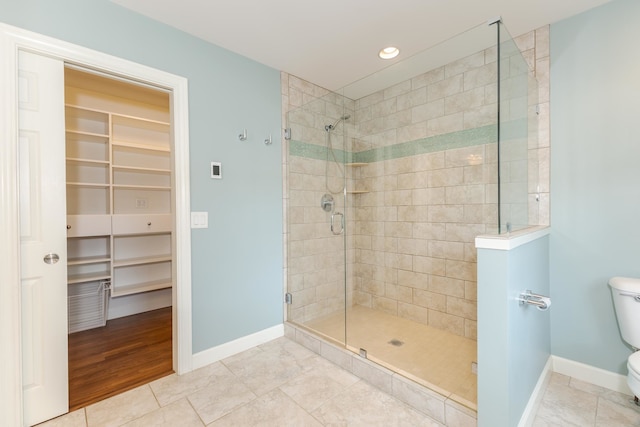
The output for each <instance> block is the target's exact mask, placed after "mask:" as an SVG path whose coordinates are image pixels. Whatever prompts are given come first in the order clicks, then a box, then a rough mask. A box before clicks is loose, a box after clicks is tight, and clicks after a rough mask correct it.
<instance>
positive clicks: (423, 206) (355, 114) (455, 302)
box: [282, 27, 549, 338]
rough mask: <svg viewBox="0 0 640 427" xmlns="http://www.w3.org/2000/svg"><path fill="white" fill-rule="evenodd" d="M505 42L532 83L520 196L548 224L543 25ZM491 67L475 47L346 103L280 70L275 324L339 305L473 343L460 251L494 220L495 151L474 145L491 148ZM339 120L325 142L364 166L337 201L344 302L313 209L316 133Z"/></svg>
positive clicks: (468, 263)
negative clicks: (535, 87)
mask: <svg viewBox="0 0 640 427" xmlns="http://www.w3.org/2000/svg"><path fill="white" fill-rule="evenodd" d="M516 43H517V45H518V46H519V47H520V49H521V50H522V51H523V54H524V56H525V58H526V59H527V62H528V64H529V66H530V67H531V68H532V69H534V70H535V71H536V75H537V77H538V80H539V111H540V116H539V117H540V120H539V128H538V129H537V130H538V132H537V134H536V135H535V136H536V138H535V140H533V141H530V143H529V159H530V164H529V167H530V169H533V173H531V172H530V174H531V177H533V178H534V179H533V180H534V181H535V182H536V183H537V185H532V186H530V188H529V192H530V195H529V198H530V200H531V201H533V200H535V199H536V198H539V199H540V202H533V203H530V205H531V209H530V211H529V218H530V223H532V224H536V223H538V224H548V146H549V144H548V118H547V117H548V89H549V86H548V27H544V28H541V29H539V30H536V31H535V32H531V33H528V34H525V35H523V36H521V37H518V38H517V39H516ZM495 68H496V67H495V50H494V49H489V50H487V51H483V52H479V53H478V54H475V55H471V56H469V57H467V58H464V59H461V60H459V61H456V62H455V63H452V64H448V65H447V66H445V67H441V68H439V69H436V70H432V71H430V72H427V73H425V74H423V75H421V76H418V77H416V78H414V79H411V80H409V81H406V82H403V83H401V84H399V85H395V86H393V87H390V88H388V89H386V90H384V91H381V92H378V93H375V94H372V95H369V96H367V97H365V98H362V99H360V100H357V101H355V102H354V101H352V100H346V99H344V98H343V97H341V96H339V95H337V94H334V93H330V92H328V91H326V90H324V89H322V88H319V87H317V86H315V85H313V84H310V83H308V82H305V81H303V80H300V79H298V78H296V77H294V76H290V75H287V74H285V73H283V75H282V79H283V84H282V88H283V114H286V113H287V111H293V110H296V111H295V113H294V114H293V115H292V117H291V118H290V122H289V126H291V127H292V132H293V139H292V141H285V144H284V145H283V146H284V147H285V148H286V150H285V152H283V167H284V168H285V174H284V176H285V177H287V179H285V183H284V189H283V193H284V195H285V199H284V202H285V212H287V209H288V212H287V215H288V218H285V230H286V231H285V233H286V234H285V242H286V243H288V248H289V251H288V260H287V265H286V266H285V268H286V270H287V271H286V273H287V274H285V277H287V280H288V281H289V283H288V284H286V289H287V291H288V292H291V293H292V294H293V295H294V306H293V307H294V308H293V309H292V310H291V311H290V312H289V320H293V321H297V322H301V323H304V322H306V321H308V320H312V319H314V318H317V317H319V316H322V315H325V314H329V313H332V312H335V311H337V310H341V309H342V308H343V304H344V301H345V298H347V303H348V305H351V304H361V305H365V306H369V307H372V308H376V309H380V310H383V311H385V312H388V313H392V314H396V315H399V316H402V317H407V318H410V319H413V320H415V321H418V322H422V323H426V324H430V325H432V326H435V327H438V328H441V329H446V330H449V331H451V332H453V333H455V334H458V335H463V336H467V337H470V338H475V337H476V282H475V275H476V273H475V272H476V262H475V261H476V252H475V248H474V244H473V242H474V238H475V236H477V235H478V234H483V233H492V232H495V230H496V227H495V224H496V221H497V218H496V217H497V205H496V202H497V200H496V196H495V195H496V194H497V192H496V188H495V187H496V182H497V180H496V173H495V171H496V165H495V161H496V158H495V157H496V156H495V145H493V144H490V143H487V141H489V140H495V135H492V129H494V128H495V126H491V124H492V123H495V102H496V98H495V93H496V90H495V80H496V76H495ZM302 106H304V108H302V109H300V107H302ZM344 112H347V113H348V114H351V119H350V120H349V123H346V122H345V124H344V125H345V126H347V128H346V130H347V131H348V135H349V138H347V139H346V141H341V140H336V141H334V140H332V141H334V147H336V148H338V152H339V153H340V155H346V156H348V159H347V160H348V161H351V162H357V163H358V164H360V163H364V165H359V166H355V167H351V168H348V170H347V171H346V173H347V174H348V176H349V177H351V179H350V180H349V183H348V189H350V190H359V191H366V192H365V193H361V194H350V195H349V196H348V201H347V204H348V206H351V207H350V208H349V209H347V212H346V214H347V218H349V219H350V222H349V223H347V228H348V231H349V236H350V237H349V240H348V241H347V249H348V250H347V256H348V257H350V258H349V259H348V260H347V273H348V274H347V277H348V281H347V285H348V286H347V292H346V295H345V290H344V288H343V286H342V281H343V279H344V272H345V271H344V253H343V252H342V244H343V242H342V237H341V236H331V235H330V234H329V235H327V227H328V222H329V218H328V216H329V214H326V213H325V212H323V211H322V210H320V208H319V200H320V197H321V195H322V194H323V192H325V191H326V189H325V182H324V179H325V178H324V173H325V170H324V168H325V161H324V159H325V158H326V157H325V156H326V152H324V153H323V151H322V149H321V147H324V146H326V132H325V131H324V125H325V124H328V123H332V122H333V121H335V120H336V118H337V117H340V116H341V115H342V114H343V113H344ZM283 123H287V121H286V117H283ZM296 134H297V135H296ZM492 138H493V139H492ZM300 141H304V143H302V144H300V143H299V142H300ZM314 145H315V146H316V148H320V149H319V150H314V147H313V146H314ZM343 151H344V152H343ZM336 174H338V171H337V170H335V167H334V166H332V167H330V175H333V176H336ZM538 185H539V187H538ZM538 190H539V191H540V194H538ZM340 199H341V198H340V197H336V200H337V201H339V202H340V203H341V200H340ZM336 209H338V210H340V211H344V209H345V208H344V206H341V205H340V204H338V205H337V208H336ZM285 259H287V256H285Z"/></svg>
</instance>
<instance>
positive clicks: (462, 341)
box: [305, 306, 478, 409]
mask: <svg viewBox="0 0 640 427" xmlns="http://www.w3.org/2000/svg"><path fill="white" fill-rule="evenodd" d="M347 322H348V328H347V334H348V335H347V346H348V347H350V348H351V349H353V350H354V351H358V350H359V349H360V348H363V349H365V350H367V358H368V359H370V360H372V361H374V362H377V363H379V364H381V365H383V366H385V367H387V368H389V369H392V370H394V371H396V372H399V373H400V374H401V375H404V376H406V377H408V378H410V379H412V380H414V381H416V382H418V383H420V384H423V385H425V386H427V387H428V388H430V389H432V390H434V391H437V392H439V393H441V394H443V395H448V396H449V397H450V398H451V399H453V400H456V401H458V402H459V403H462V404H464V405H465V406H467V407H470V408H473V409H475V408H477V401H478V395H477V384H478V381H477V375H476V374H474V373H473V372H472V370H471V363H472V362H475V361H476V360H477V358H476V354H477V351H476V347H477V346H476V341H474V340H471V339H468V338H464V337H461V336H458V335H453V334H451V333H449V332H446V331H442V330H440V329H436V328H433V327H430V326H427V325H423V324H420V323H417V322H414V321H412V320H408V319H403V318H400V317H397V316H392V315H389V314H386V313H383V312H381V311H378V310H372V309H370V308H366V307H362V306H355V307H353V308H350V309H349V310H348V311H347ZM305 326H306V327H308V328H311V329H312V330H314V331H316V332H318V333H320V334H323V335H326V336H328V337H331V338H333V339H334V340H336V341H340V342H344V335H345V328H344V313H343V312H339V313H336V314H333V315H330V316H327V317H323V318H321V319H317V320H314V321H312V322H308V323H307V324H306V325H305ZM397 341H399V342H401V343H402V345H400V346H398V345H397V344H398V342H397ZM394 342H395V345H394Z"/></svg>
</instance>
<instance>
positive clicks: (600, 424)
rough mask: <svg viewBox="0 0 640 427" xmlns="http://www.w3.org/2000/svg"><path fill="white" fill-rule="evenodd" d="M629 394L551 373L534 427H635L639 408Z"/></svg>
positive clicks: (639, 424) (638, 418) (639, 423)
mask: <svg viewBox="0 0 640 427" xmlns="http://www.w3.org/2000/svg"><path fill="white" fill-rule="evenodd" d="M631 399H632V398H631V396H627V395H626V394H622V393H617V392H615V391H611V390H608V389H606V388H602V387H599V386H595V385H593V384H589V383H586V382H583V381H579V380H576V379H575V378H571V377H567V376H565V375H561V374H557V373H553V374H552V375H551V379H550V381H549V384H548V385H547V388H546V390H545V392H544V395H543V396H542V401H541V403H540V407H539V408H538V411H537V413H536V418H535V421H534V423H533V426H534V427H551V426H553V427H556V426H557V427H560V426H562V427H569V426H577V427H591V426H593V427H639V426H640V407H639V406H636V405H635V404H634V403H633V402H631Z"/></svg>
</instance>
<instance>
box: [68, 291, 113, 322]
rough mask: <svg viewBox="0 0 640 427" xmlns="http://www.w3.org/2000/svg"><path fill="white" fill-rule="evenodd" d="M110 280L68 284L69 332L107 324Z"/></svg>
mask: <svg viewBox="0 0 640 427" xmlns="http://www.w3.org/2000/svg"><path fill="white" fill-rule="evenodd" d="M110 284H111V282H109V281H100V282H85V283H76V284H73V285H69V290H68V300H69V303H68V313H69V333H70V334H72V333H74V332H80V331H85V330H87V329H93V328H99V327H102V326H104V325H106V324H107V312H108V310H109V298H107V293H108V292H109V287H110Z"/></svg>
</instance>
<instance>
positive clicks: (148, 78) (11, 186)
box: [0, 24, 192, 425]
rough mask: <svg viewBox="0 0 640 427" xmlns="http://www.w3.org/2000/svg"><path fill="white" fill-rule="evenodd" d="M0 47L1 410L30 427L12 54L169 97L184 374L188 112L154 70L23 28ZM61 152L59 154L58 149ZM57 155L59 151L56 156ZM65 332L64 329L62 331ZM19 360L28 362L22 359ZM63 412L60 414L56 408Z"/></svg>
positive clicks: (4, 32) (3, 28)
mask: <svg viewBox="0 0 640 427" xmlns="http://www.w3.org/2000/svg"><path fill="white" fill-rule="evenodd" d="M0 44H2V46H3V49H2V57H3V58H2V62H3V63H4V64H5V66H4V67H2V69H1V70H0V89H1V90H0V93H2V94H3V96H2V99H1V102H2V110H3V114H2V115H0V120H1V121H2V126H0V129H1V130H0V132H1V133H2V136H3V140H4V141H6V143H3V144H0V159H2V160H1V162H2V168H0V169H1V172H0V174H1V175H2V176H1V179H0V187H1V188H0V190H1V191H0V194H2V195H3V200H2V202H3V203H2V206H3V215H2V221H0V234H1V235H3V236H6V238H5V239H4V240H3V244H2V245H1V246H0V255H2V256H0V282H1V283H3V286H2V287H0V294H1V295H0V296H1V297H2V298H0V313H2V322H0V324H2V326H1V328H2V334H0V336H1V340H2V341H1V342H0V349H2V350H0V351H1V354H2V360H3V361H5V363H3V364H2V367H0V376H1V377H2V378H3V379H6V381H4V380H3V382H2V396H3V399H1V400H0V401H1V402H2V403H0V412H2V413H3V415H4V419H5V421H6V422H7V423H9V424H11V425H23V424H26V423H33V421H32V420H33V418H32V417H31V416H30V415H31V414H29V413H28V410H25V413H23V411H22V408H23V407H28V405H25V401H24V399H25V398H24V394H23V393H24V384H25V379H24V375H23V370H22V369H21V367H23V368H24V366H25V360H28V357H27V356H28V355H27V354H25V351H29V349H28V348H24V347H23V345H22V326H21V325H22V324H23V320H22V318H23V314H24V313H23V307H22V296H21V292H20V281H21V272H20V265H21V256H20V224H21V221H20V217H19V213H20V206H19V201H20V198H19V194H18V190H17V189H18V186H19V181H20V179H19V177H20V167H19V163H18V128H17V123H18V104H19V103H18V99H19V95H20V93H19V89H18V87H19V85H16V82H18V81H19V72H18V54H19V52H20V51H29V52H32V53H36V54H37V55H42V56H46V57H48V58H52V59H55V60H59V61H62V62H64V63H67V64H76V65H80V66H83V67H87V68H90V69H94V70H103V71H105V72H108V73H110V74H112V75H116V76H119V77H123V78H127V79H131V80H134V81H140V82H146V83H148V84H151V85H153V86H156V87H160V88H164V89H166V90H169V91H170V92H171V105H172V114H173V115H172V125H173V131H172V138H173V141H174V146H175V153H174V155H173V157H172V160H171V161H172V164H173V167H174V170H176V171H177V173H176V174H175V178H174V179H175V188H176V195H175V241H174V243H173V246H174V248H175V254H176V257H175V263H174V264H175V265H174V266H173V267H172V269H173V270H174V272H175V276H174V277H175V283H176V286H175V288H174V291H173V292H172V297H171V299H172V304H171V305H172V318H173V322H172V337H173V356H172V357H173V363H172V366H173V369H174V370H175V371H176V372H177V373H178V374H182V373H186V372H189V371H190V370H191V364H192V360H191V357H192V351H191V277H190V275H191V273H190V271H191V268H190V259H191V257H190V251H191V250H190V246H191V244H190V212H189V211H190V201H189V159H188V152H189V138H188V111H187V105H188V102H187V96H188V95H187V81H186V79H184V78H182V77H179V76H175V75H172V74H169V73H166V72H163V71H160V70H156V69H152V68H149V67H146V66H143V65H140V64H136V63H132V62H129V61H126V60H123V59H120V58H116V57H113V56H110V55H105V54H102V53H100V52H96V51H93V50H90V49H86V48H82V47H79V46H76V45H73V44H70V43H66V42H62V41H60V40H56V39H52V38H49V37H45V36H42V35H40V34H36V33H33V32H30V31H26V30H22V29H19V28H15V27H12V26H9V25H5V24H0ZM62 152H64V150H62ZM61 154H62V153H61ZM65 333H66V331H65ZM25 357H26V358H27V359H25ZM63 412H64V411H63ZM63 412H58V413H55V412H54V413H50V414H48V415H45V417H44V418H42V420H45V419H48V418H52V417H55V416H56V415H59V414H60V413H63Z"/></svg>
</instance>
